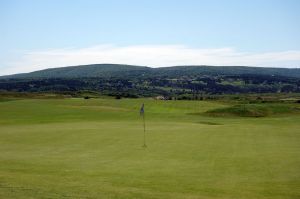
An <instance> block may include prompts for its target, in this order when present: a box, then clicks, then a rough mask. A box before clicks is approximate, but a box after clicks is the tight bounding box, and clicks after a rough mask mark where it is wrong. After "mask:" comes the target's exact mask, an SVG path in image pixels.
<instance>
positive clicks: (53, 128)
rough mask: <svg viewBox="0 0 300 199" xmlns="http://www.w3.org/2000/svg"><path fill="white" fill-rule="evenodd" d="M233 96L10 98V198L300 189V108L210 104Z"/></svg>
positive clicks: (5, 152) (0, 119) (297, 193)
mask: <svg viewBox="0 0 300 199" xmlns="http://www.w3.org/2000/svg"><path fill="white" fill-rule="evenodd" d="M143 102H144V103H145V117H146V140H147V148H143V147H142V145H143V124H142V119H141V118H140V116H139V108H140V106H141V104H142V103H143ZM227 106H228V105H226V104H222V103H219V102H206V101H155V100H149V99H134V100H133V99H124V100H123V99H122V100H112V99H89V100H83V99H52V100H49V99H26V100H15V101H5V100H4V101H2V102H0V198H4V199H17V198H24V199H25V198H26V199H27V198H128V199H131V198H172V199H173V198H175V199H176V198H204V199H206V198H207V199H218V198H220V199H221V198H222V199H223V198H224V199H229V198H236V199H254V198H255V199H263V198H264V199H271V198H272V199H277V198H278V199H279V198H289V199H291V198H295V199H296V198H300V189H299V187H300V172H299V171H300V130H299V129H300V115H299V114H290V115H288V114H285V115H280V116H276V117H275V116H272V117H264V118H247V117H208V116H205V115H202V114H201V113H202V112H204V111H207V110H212V109H215V108H224V107H227ZM199 113H200V114H199Z"/></svg>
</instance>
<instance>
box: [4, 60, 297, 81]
mask: <svg viewBox="0 0 300 199" xmlns="http://www.w3.org/2000/svg"><path fill="white" fill-rule="evenodd" d="M141 74H144V75H147V76H152V75H154V76H169V77H181V76H183V75H188V76H190V75H245V74H251V75H273V76H274V75H275V76H286V77H297V78H300V69H299V68H293V69H290V68H263V67H246V66H171V67H161V68H150V67H145V66H134V65H121V64H91V65H80V66H69V67H60V68H50V69H45V70H40V71H34V72H30V73H22V74H15V75H8V76H2V77H0V78H1V79H8V78H9V79H22V78H82V77H119V76H123V77H124V75H128V76H134V75H141Z"/></svg>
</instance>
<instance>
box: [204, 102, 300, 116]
mask: <svg viewBox="0 0 300 199" xmlns="http://www.w3.org/2000/svg"><path fill="white" fill-rule="evenodd" d="M292 113H300V108H299V106H297V105H296V104H284V103H279V104H274V103H271V104H239V105H234V106H230V107H225V108H216V109H213V110H208V111H207V112H206V114H207V115H210V116H221V117H223V116H240V117H266V116H275V115H280V114H292Z"/></svg>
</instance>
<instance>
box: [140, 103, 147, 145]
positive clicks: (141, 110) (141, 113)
mask: <svg viewBox="0 0 300 199" xmlns="http://www.w3.org/2000/svg"><path fill="white" fill-rule="evenodd" d="M140 116H142V117H143V124H144V145H143V147H147V145H146V125H145V109H144V104H142V107H141V109H140Z"/></svg>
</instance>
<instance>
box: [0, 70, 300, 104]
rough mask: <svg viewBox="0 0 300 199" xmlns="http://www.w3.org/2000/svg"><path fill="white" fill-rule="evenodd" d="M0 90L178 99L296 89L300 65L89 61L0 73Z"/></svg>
mask: <svg viewBox="0 0 300 199" xmlns="http://www.w3.org/2000/svg"><path fill="white" fill-rule="evenodd" d="M0 91H14V92H69V93H71V94H73V93H76V92H82V91H93V92H97V93H100V94H104V95H113V96H124V97H150V96H157V95H163V96H165V97H167V98H177V99H199V98H202V95H203V94H238V93H281V92H285V93H287V92H288V93H290V92H293V93H299V92H300V69H286V68H261V67H244V66H173V67H162V68H150V67H144V66H133V65H119V64H93V65H82V66H70V67H62V68H51V69H46V70H41V71H35V72H31V73H24V74H16V75H9V76H2V77H0Z"/></svg>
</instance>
